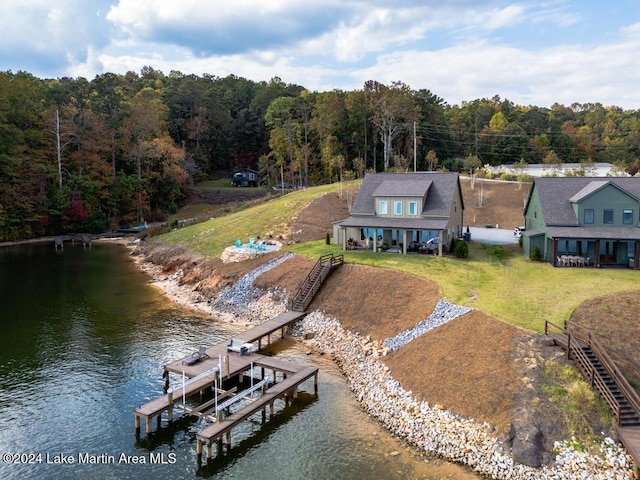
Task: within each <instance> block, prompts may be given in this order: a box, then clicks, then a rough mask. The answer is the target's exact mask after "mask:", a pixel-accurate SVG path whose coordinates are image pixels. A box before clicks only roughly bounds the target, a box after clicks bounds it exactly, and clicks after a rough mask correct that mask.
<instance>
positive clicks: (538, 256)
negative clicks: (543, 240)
mask: <svg viewBox="0 0 640 480" xmlns="http://www.w3.org/2000/svg"><path fill="white" fill-rule="evenodd" d="M529 259H531V260H533V261H534V262H541V261H542V253H540V249H539V248H538V247H537V246H536V247H533V248H532V249H531V253H530V254H529Z"/></svg>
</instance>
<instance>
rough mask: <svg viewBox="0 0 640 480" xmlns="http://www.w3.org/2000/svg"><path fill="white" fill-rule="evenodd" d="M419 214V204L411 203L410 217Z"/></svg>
mask: <svg viewBox="0 0 640 480" xmlns="http://www.w3.org/2000/svg"><path fill="white" fill-rule="evenodd" d="M417 214H418V202H409V215H417Z"/></svg>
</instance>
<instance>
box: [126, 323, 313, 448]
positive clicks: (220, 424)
mask: <svg viewBox="0 0 640 480" xmlns="http://www.w3.org/2000/svg"><path fill="white" fill-rule="evenodd" d="M304 315H305V313H304V312H292V311H287V312H284V313H283V314H280V315H278V316H277V317H275V318H273V319H271V320H269V321H267V322H265V323H263V324H261V325H258V326H255V327H253V328H250V329H249V330H247V331H245V332H242V333H241V334H239V335H237V336H236V337H234V339H233V340H235V341H239V342H242V343H254V342H258V349H260V348H261V347H262V342H263V339H265V337H266V344H267V345H269V344H270V343H271V337H272V335H273V334H274V333H276V332H277V331H280V332H281V336H282V337H284V333H285V330H286V328H287V327H288V326H289V325H291V324H292V323H294V322H296V321H297V320H299V319H300V318H302V317H303V316H304ZM227 346H228V343H227V342H223V343H219V344H217V345H214V346H212V347H209V348H206V349H204V353H205V355H203V356H202V358H201V359H199V360H197V361H196V362H193V358H194V355H196V354H198V358H200V356H199V352H195V353H194V354H193V355H190V356H187V357H184V358H181V359H178V360H176V361H174V362H171V363H169V364H167V365H165V367H164V373H163V376H164V379H165V391H166V392H167V391H168V393H165V394H164V395H162V396H160V397H158V398H155V399H153V400H151V401H149V402H147V403H145V404H144V405H141V406H139V407H137V408H136V409H135V410H134V412H133V414H134V420H135V428H136V433H138V434H139V432H140V427H141V421H140V419H144V420H145V423H146V425H145V427H146V428H145V431H146V433H147V434H149V433H151V432H152V429H153V428H152V426H153V419H154V418H155V419H156V420H157V424H158V428H160V426H161V418H162V414H163V413H165V412H166V414H167V420H168V422H172V421H173V409H174V408H175V407H178V408H180V409H181V410H183V411H185V412H187V413H190V414H193V415H196V416H199V417H203V416H205V417H206V418H207V419H209V420H217V421H215V422H214V423H213V424H212V425H210V426H209V427H206V428H205V429H204V430H203V431H202V432H200V433H198V436H197V439H196V440H197V444H196V445H197V453H198V457H199V458H200V455H201V453H202V446H203V444H204V445H206V447H207V458H210V457H211V450H212V448H211V446H212V443H213V442H218V444H219V446H220V448H219V449H218V451H219V452H220V451H221V447H222V441H223V437H224V436H225V435H226V436H227V444H230V439H231V430H232V429H233V427H235V426H236V425H238V424H239V423H241V422H242V421H244V420H246V419H247V418H249V417H250V416H252V415H253V414H255V413H257V412H259V411H260V410H262V412H263V418H264V417H266V409H267V407H269V409H270V414H271V415H273V408H274V403H275V401H276V400H277V399H284V400H285V402H288V400H289V399H290V398H294V399H295V398H296V396H297V389H298V387H299V386H300V385H301V384H302V383H303V382H305V381H306V380H308V379H309V378H311V377H314V392H315V393H317V389H318V383H317V382H318V377H317V375H318V369H317V368H316V367H307V366H305V365H300V364H295V363H292V362H286V361H283V360H280V359H277V358H273V357H268V356H265V355H261V354H260V353H250V354H245V355H242V354H240V353H238V352H235V351H228V349H227ZM200 353H201V352H200ZM252 368H253V369H254V372H257V374H258V375H259V376H260V378H261V379H263V380H264V379H265V373H266V370H270V371H271V374H272V378H270V379H269V383H270V384H271V385H270V386H269V387H268V388H266V390H264V392H263V394H262V395H261V396H260V397H258V398H252V399H250V401H249V403H248V404H247V405H246V406H244V407H241V408H240V409H239V410H238V411H237V412H234V413H232V414H231V415H230V416H228V417H226V418H224V419H223V418H221V417H220V412H217V419H216V415H215V414H214V415H213V416H212V415H209V414H208V413H207V412H210V411H212V410H215V409H216V406H215V405H213V403H212V401H208V402H205V403H203V404H201V405H199V406H197V407H195V408H191V407H188V406H187V405H185V403H186V402H185V400H186V399H187V398H189V397H193V396H194V395H197V394H200V396H201V398H202V396H203V394H204V392H205V391H206V390H209V389H211V387H212V386H213V385H214V382H215V385H216V392H217V393H218V396H219V398H223V397H224V398H230V397H234V396H235V395H236V393H235V387H233V389H229V390H224V389H223V388H222V385H223V384H224V382H226V381H229V380H232V379H237V380H238V381H241V380H242V378H243V376H244V374H245V373H246V372H248V371H250V370H251V369H252ZM170 374H177V375H180V376H182V377H183V378H184V379H187V378H188V379H193V380H189V381H185V383H184V386H183V385H179V384H178V386H177V387H174V388H173V389H170V388H169V387H170V385H169V383H170V382H169V375H170ZM278 374H279V377H280V378H278ZM254 375H255V373H254ZM195 377H198V378H195ZM264 382H267V380H264ZM238 395H241V393H240V394H238ZM240 400H247V399H246V398H243V399H241V398H240V397H238V403H239V402H240Z"/></svg>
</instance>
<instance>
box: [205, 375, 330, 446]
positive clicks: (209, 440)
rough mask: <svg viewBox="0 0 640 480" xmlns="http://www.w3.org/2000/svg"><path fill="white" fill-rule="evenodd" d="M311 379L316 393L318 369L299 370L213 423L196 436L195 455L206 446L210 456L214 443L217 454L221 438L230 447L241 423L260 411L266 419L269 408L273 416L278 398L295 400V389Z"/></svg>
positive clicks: (270, 414)
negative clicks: (233, 430) (236, 427)
mask: <svg viewBox="0 0 640 480" xmlns="http://www.w3.org/2000/svg"><path fill="white" fill-rule="evenodd" d="M311 377H315V378H314V391H315V393H317V391H318V380H317V378H318V368H317V367H306V368H303V369H300V370H299V371H298V372H296V373H294V374H293V375H292V376H290V377H288V378H286V379H285V380H283V381H282V382H280V383H277V384H276V385H274V386H273V387H271V388H269V389H268V390H267V391H266V392H265V393H264V394H263V395H261V396H260V397H258V398H257V399H255V400H253V401H252V402H251V403H249V404H248V405H246V406H244V407H243V408H241V409H240V410H238V411H236V412H234V413H233V414H231V415H230V416H228V417H226V418H225V419H223V420H221V421H219V422H215V423H213V424H211V425H209V426H208V427H205V428H204V429H203V430H201V431H200V432H198V433H197V434H196V454H197V455H198V458H199V457H200V456H201V454H202V446H203V444H204V445H206V457H207V458H211V456H212V448H211V447H212V444H213V443H214V442H216V443H217V444H218V454H219V453H221V452H222V448H223V444H222V443H223V438H224V437H225V436H226V437H227V442H226V443H227V445H228V446H229V445H231V430H232V429H233V428H234V427H235V426H236V425H238V424H239V423H240V422H243V421H244V420H246V419H247V418H249V417H251V416H253V415H254V414H256V413H258V412H260V411H262V418H263V420H264V419H265V417H266V409H267V407H269V416H273V404H274V403H275V401H276V400H277V399H279V398H283V397H284V398H285V403H286V402H287V400H288V398H287V397H289V396H292V397H293V399H294V400H295V398H296V394H297V387H298V386H299V385H300V384H301V383H302V382H304V381H305V380H308V379H309V378H311Z"/></svg>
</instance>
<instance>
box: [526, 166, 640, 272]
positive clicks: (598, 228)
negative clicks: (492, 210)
mask: <svg viewBox="0 0 640 480" xmlns="http://www.w3.org/2000/svg"><path fill="white" fill-rule="evenodd" d="M524 216H525V226H526V231H525V232H523V248H524V253H525V255H527V256H529V255H530V253H531V251H532V250H533V249H534V248H535V247H538V249H539V250H540V253H541V255H542V258H543V259H544V260H545V261H547V262H551V263H552V264H553V265H554V266H558V265H563V264H565V262H564V260H565V259H566V258H567V257H571V258H575V259H581V262H580V264H587V265H593V266H595V267H600V266H606V265H620V266H621V265H625V266H630V267H633V268H636V269H637V268H638V255H639V253H640V228H639V227H640V178H635V177H541V178H536V179H535V180H534V182H533V185H532V187H531V191H530V193H529V198H528V200H527V204H526V206H525V212H524Z"/></svg>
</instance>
